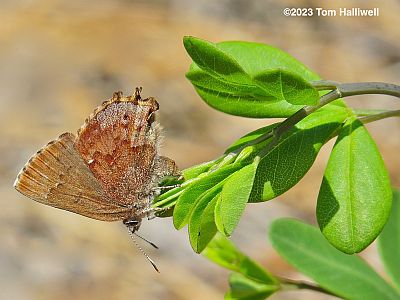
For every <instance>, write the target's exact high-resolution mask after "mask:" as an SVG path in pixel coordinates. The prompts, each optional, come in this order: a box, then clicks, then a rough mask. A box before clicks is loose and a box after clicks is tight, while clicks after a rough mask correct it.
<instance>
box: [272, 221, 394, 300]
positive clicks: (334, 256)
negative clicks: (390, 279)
mask: <svg viewBox="0 0 400 300" xmlns="http://www.w3.org/2000/svg"><path fill="white" fill-rule="evenodd" d="M269 238H270V240H271V242H272V246H273V247H274V248H275V250H276V251H278V253H279V254H280V255H281V256H282V257H283V258H284V259H285V260H286V261H288V262H289V263H290V264H291V265H293V266H294V267H295V268H296V269H298V270H299V271H300V272H302V273H304V274H305V275H306V276H308V277H310V278H312V279H313V280H315V281H316V282H317V283H318V284H319V285H320V286H321V287H323V288H325V289H327V290H328V291H330V292H332V293H334V294H336V295H338V296H340V297H343V298H345V299H360V300H369V299H371V300H375V299H388V300H389V299H399V298H400V295H399V294H398V293H397V292H396V291H395V290H394V289H393V288H392V287H391V286H390V285H388V284H387V283H386V282H385V281H384V280H383V279H382V278H381V277H380V276H379V275H378V274H377V273H376V272H375V271H374V270H373V269H372V268H371V267H370V266H368V265H367V264H366V263H365V262H364V261H363V260H362V259H361V258H359V257H358V256H355V255H352V256H351V255H347V254H344V253H342V252H340V251H339V250H337V249H335V248H334V247H333V246H332V245H330V244H329V243H328V241H326V239H325V238H324V237H323V236H322V235H321V233H320V232H319V230H318V229H317V228H315V227H313V226H310V225H307V224H304V223H301V222H300V221H296V220H293V219H280V220H277V221H274V222H273V223H272V225H271V227H270V232H269Z"/></svg>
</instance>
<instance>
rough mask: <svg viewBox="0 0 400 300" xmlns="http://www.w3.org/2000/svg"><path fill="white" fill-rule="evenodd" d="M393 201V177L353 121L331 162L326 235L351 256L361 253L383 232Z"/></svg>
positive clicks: (322, 197) (322, 202)
mask: <svg viewBox="0 0 400 300" xmlns="http://www.w3.org/2000/svg"><path fill="white" fill-rule="evenodd" d="M391 203H392V191H391V187H390V179H389V176H388V173H387V170H386V168H385V165H384V163H383V160H382V158H381V156H380V154H379V150H378V149H377V147H376V145H375V143H374V141H373V139H372V138H371V136H370V135H369V133H368V131H367V130H366V129H365V127H364V126H363V125H362V123H361V122H360V121H358V120H357V118H355V117H352V118H349V119H348V120H347V121H346V123H345V124H344V127H343V128H342V130H341V131H340V134H339V136H338V138H337V141H336V144H335V146H334V148H333V150H332V153H331V156H330V158H329V162H328V166H327V168H326V171H325V174H324V178H323V180H322V185H321V189H320V193H319V196H318V204H317V218H318V223H319V225H320V228H321V231H322V232H323V234H324V235H325V237H326V238H327V239H328V240H329V241H330V242H331V243H332V244H333V245H334V246H335V247H336V248H338V249H339V250H341V251H343V252H345V253H349V254H352V253H355V252H360V251H361V250H363V249H365V248H366V247H367V246H368V245H369V244H370V243H371V242H372V241H373V240H375V238H376V237H377V236H378V234H379V233H380V232H381V230H382V228H383V226H384V225H385V223H386V221H387V219H388V217H389V213H390V207H391Z"/></svg>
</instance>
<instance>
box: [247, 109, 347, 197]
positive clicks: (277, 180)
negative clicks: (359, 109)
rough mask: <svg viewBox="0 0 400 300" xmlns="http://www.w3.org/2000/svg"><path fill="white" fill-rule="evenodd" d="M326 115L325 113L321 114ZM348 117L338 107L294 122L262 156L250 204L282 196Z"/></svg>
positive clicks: (305, 170)
mask: <svg viewBox="0 0 400 300" xmlns="http://www.w3.org/2000/svg"><path fill="white" fill-rule="evenodd" d="M323 112H326V113H323ZM347 115H348V111H347V109H346V108H344V107H342V106H335V105H331V106H327V107H325V108H323V109H322V110H321V112H320V113H319V114H311V115H310V116H308V117H307V118H305V119H304V120H303V121H301V122H300V123H298V124H297V125H296V126H295V127H294V128H293V129H292V130H291V131H289V132H288V133H287V134H286V135H285V136H283V137H281V139H280V140H279V142H278V143H277V144H276V145H275V146H274V147H273V148H271V149H270V150H269V151H268V152H267V153H265V155H263V156H262V158H261V161H260V163H259V165H258V168H257V173H256V176H255V180H254V186H253V191H252V194H251V197H250V201H251V202H261V201H266V200H270V199H273V198H275V197H277V196H278V195H281V194H283V193H284V192H286V191H287V190H289V189H290V188H292V187H293V186H294V185H295V184H297V183H298V182H299V181H300V179H301V178H303V176H304V175H305V174H306V173H307V172H308V170H309V169H310V168H311V166H312V165H313V163H314V161H315V158H316V157H317V154H318V152H319V150H320V149H321V147H322V146H323V145H324V144H325V143H326V142H327V141H328V140H329V139H330V138H331V137H332V135H333V134H334V133H335V132H336V131H337V130H338V129H339V128H340V127H341V125H342V122H343V121H344V120H345V118H346V117H347Z"/></svg>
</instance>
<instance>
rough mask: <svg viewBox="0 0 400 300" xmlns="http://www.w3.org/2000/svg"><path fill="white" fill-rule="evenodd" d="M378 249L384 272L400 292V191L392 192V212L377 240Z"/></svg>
mask: <svg viewBox="0 0 400 300" xmlns="http://www.w3.org/2000/svg"><path fill="white" fill-rule="evenodd" d="M378 249H379V253H380V255H381V259H382V262H383V264H384V266H385V269H386V272H387V273H388V274H389V275H390V277H391V278H392V281H393V283H394V284H396V286H397V288H398V290H400V255H399V253H400V191H394V192H393V206H392V212H391V214H390V217H389V220H388V222H387V223H386V225H385V228H384V229H383V231H382V233H381V234H380V236H379V238H378Z"/></svg>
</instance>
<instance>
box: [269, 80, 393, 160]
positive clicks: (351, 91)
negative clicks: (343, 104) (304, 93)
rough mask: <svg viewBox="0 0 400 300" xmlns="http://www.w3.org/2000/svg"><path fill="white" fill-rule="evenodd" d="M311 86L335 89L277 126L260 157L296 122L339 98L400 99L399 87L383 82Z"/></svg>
mask: <svg viewBox="0 0 400 300" xmlns="http://www.w3.org/2000/svg"><path fill="white" fill-rule="evenodd" d="M312 85H313V86H315V87H316V88H317V89H322V90H325V89H327V88H328V87H329V88H332V87H335V89H334V90H333V91H331V92H329V93H327V94H325V95H323V96H322V97H321V99H320V101H319V103H318V104H317V105H314V106H305V107H303V108H302V109H300V110H298V111H297V112H296V113H294V114H293V115H291V116H290V117H289V118H287V119H286V120H285V121H283V122H282V123H281V124H280V125H279V126H277V127H276V128H274V129H273V136H274V138H273V140H272V141H271V143H269V144H268V147H266V148H265V149H264V150H263V151H262V153H261V155H263V154H265V153H267V152H268V151H269V150H271V149H272V148H273V147H274V146H275V145H276V144H277V143H278V142H279V140H280V138H281V137H282V135H283V134H284V133H286V132H288V131H289V130H290V129H292V128H293V127H294V126H295V125H296V124H297V123H298V122H300V121H301V120H303V119H304V118H305V117H307V116H308V115H310V114H311V113H313V112H315V111H316V110H318V109H320V108H321V107H323V106H324V105H326V104H328V103H330V102H332V101H334V100H337V99H339V98H343V97H348V96H355V95H364V94H385V95H391V96H395V97H398V98H400V86H398V85H395V84H391V83H384V82H359V83H358V82H357V83H338V82H334V81H323V80H322V81H314V82H312Z"/></svg>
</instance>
